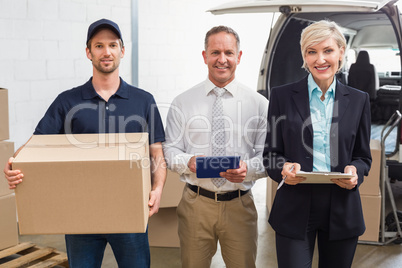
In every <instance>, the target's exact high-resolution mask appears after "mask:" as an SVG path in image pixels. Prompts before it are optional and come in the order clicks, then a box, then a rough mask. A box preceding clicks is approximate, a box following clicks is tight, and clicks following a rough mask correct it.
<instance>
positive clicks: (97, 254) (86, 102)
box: [4, 19, 166, 268]
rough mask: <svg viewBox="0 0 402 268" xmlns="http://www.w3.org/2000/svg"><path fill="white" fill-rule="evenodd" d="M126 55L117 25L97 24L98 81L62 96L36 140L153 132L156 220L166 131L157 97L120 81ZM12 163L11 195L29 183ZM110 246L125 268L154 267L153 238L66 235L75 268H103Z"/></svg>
mask: <svg viewBox="0 0 402 268" xmlns="http://www.w3.org/2000/svg"><path fill="white" fill-rule="evenodd" d="M124 52H125V49H124V44H123V39H122V35H121V32H120V29H119V26H118V25H117V24H116V23H114V22H113V21H110V20H107V19H101V20H98V21H96V22H94V23H92V24H91V25H90V26H89V28H88V36H87V48H86V54H87V57H88V59H89V60H91V61H92V65H93V77H92V78H91V79H90V80H89V81H88V82H87V83H85V84H84V85H81V86H79V87H76V88H73V89H71V90H68V91H65V92H63V93H61V94H60V95H59V96H58V97H57V98H56V100H55V101H54V102H53V103H52V104H51V106H50V107H49V109H48V111H47V112H46V114H45V116H44V117H43V118H42V120H41V121H40V122H39V124H38V125H37V127H36V129H35V132H34V134H36V135H41V134H81V133H132V132H148V135H149V144H150V150H149V151H150V156H151V168H152V175H151V180H152V189H151V192H150V196H149V202H148V206H149V210H150V211H149V215H150V216H152V215H153V214H155V213H157V212H158V209H159V204H160V199H161V195H162V189H163V185H164V183H165V179H166V165H165V162H164V156H163V150H162V144H161V143H162V142H163V141H164V139H165V138H164V130H163V126H162V121H161V118H160V115H159V111H158V109H157V107H156V104H155V101H154V98H153V96H152V95H151V94H149V93H148V92H145V91H143V90H141V89H138V88H135V87H133V86H131V85H129V84H127V83H126V82H124V81H123V80H122V79H121V78H120V77H119V64H120V60H121V59H122V58H123V56H124ZM20 150H21V148H20ZM18 152H19V150H18V151H17V152H16V155H17V154H18ZM12 161H13V158H10V160H9V162H8V163H7V165H6V167H5V169H4V173H5V175H6V179H7V180H8V183H9V186H10V189H13V188H15V187H17V185H18V184H19V183H21V182H22V181H23V177H24V176H23V174H22V172H21V171H20V170H12V169H11V164H12ZM118 187H124V185H118ZM107 243H109V244H110V245H111V247H112V249H113V252H114V254H115V257H116V261H117V263H118V265H119V267H141V268H143V267H150V252H149V244H148V234H147V232H145V233H129V234H99V235H98V234H83V235H75V234H74V235H71V234H69V235H66V248H67V254H68V258H69V264H70V267H73V268H74V267H101V263H102V259H103V253H104V249H105V246H106V244H107Z"/></svg>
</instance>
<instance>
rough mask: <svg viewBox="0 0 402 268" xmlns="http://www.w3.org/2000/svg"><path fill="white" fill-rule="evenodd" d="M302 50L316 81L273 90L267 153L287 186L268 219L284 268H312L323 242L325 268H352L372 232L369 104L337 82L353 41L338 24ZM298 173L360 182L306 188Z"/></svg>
mask: <svg viewBox="0 0 402 268" xmlns="http://www.w3.org/2000/svg"><path fill="white" fill-rule="evenodd" d="M300 45H301V52H302V56H303V60H304V64H303V67H304V68H305V69H306V70H307V71H308V73H309V74H308V76H307V77H305V78H304V79H302V80H301V81H298V82H296V83H292V84H288V85H284V86H280V87H277V88H273V89H272V93H271V99H270V105H269V111H268V124H269V128H268V129H269V131H268V134H267V139H266V147H265V148H266V149H265V151H264V162H265V167H266V169H267V172H268V174H269V176H270V177H271V178H272V179H273V180H275V181H277V182H278V183H280V182H281V181H282V180H283V179H285V180H284V184H283V186H282V187H281V188H279V189H278V191H277V193H276V197H275V201H274V204H273V207H272V211H271V213H270V218H269V223H270V224H271V226H272V227H273V229H274V230H275V232H276V249H277V257H278V266H279V267H285V268H292V267H297V268H300V267H311V264H312V257H313V252H314V247H315V242H316V241H317V245H318V252H319V267H322V268H323V267H325V268H328V267H336V268H342V267H351V265H352V262H353V257H354V254H355V250H356V246H357V241H358V237H359V236H360V235H362V234H363V233H364V231H365V225H364V220H363V214H362V208H361V202H360V195H359V189H358V188H359V185H360V184H361V183H362V182H363V178H364V176H365V175H367V174H368V171H369V169H370V166H371V155H370V147H369V142H370V101H369V96H368V94H367V93H363V92H362V91H359V90H356V89H354V88H351V87H348V86H345V85H343V84H341V83H340V82H339V81H337V80H336V76H335V74H336V73H337V72H338V71H339V70H340V69H341V67H342V64H343V59H344V54H345V47H346V41H345V38H344V36H343V35H342V33H341V31H340V29H339V26H337V25H336V24H335V23H334V22H330V21H319V22H316V23H313V24H311V25H310V26H308V27H307V28H305V29H304V31H303V32H302V35H301V40H300ZM299 170H302V171H335V172H344V173H350V174H352V175H353V177H352V178H342V179H334V180H333V181H332V182H333V183H330V184H309V183H300V182H302V181H303V180H305V179H304V178H302V177H297V176H296V172H297V171H299Z"/></svg>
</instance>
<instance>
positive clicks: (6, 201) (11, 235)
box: [0, 194, 18, 250]
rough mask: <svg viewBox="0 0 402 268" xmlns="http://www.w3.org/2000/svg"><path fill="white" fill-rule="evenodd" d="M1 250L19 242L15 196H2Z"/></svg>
mask: <svg viewBox="0 0 402 268" xmlns="http://www.w3.org/2000/svg"><path fill="white" fill-rule="evenodd" d="M0 215H1V216H0V250H2V249H5V248H8V247H12V246H15V245H17V244H18V231H17V215H16V208H15V196H14V194H9V195H5V196H0Z"/></svg>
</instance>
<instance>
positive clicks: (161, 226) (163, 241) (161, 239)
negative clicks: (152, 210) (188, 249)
mask: <svg viewBox="0 0 402 268" xmlns="http://www.w3.org/2000/svg"><path fill="white" fill-rule="evenodd" d="M177 229H178V219H177V214H176V208H161V209H159V212H158V213H157V214H154V215H152V217H151V218H149V224H148V239H149V245H150V246H151V247H177V248H178V247H180V240H179V235H178V233H177Z"/></svg>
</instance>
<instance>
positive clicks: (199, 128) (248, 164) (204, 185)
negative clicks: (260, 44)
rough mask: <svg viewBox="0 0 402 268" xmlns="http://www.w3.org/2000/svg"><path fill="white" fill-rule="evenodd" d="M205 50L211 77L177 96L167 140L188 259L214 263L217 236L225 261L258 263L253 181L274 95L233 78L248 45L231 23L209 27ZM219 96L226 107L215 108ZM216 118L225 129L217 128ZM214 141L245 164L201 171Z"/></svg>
mask: <svg viewBox="0 0 402 268" xmlns="http://www.w3.org/2000/svg"><path fill="white" fill-rule="evenodd" d="M202 55H203V58H204V62H205V64H206V65H207V66H208V78H207V79H206V80H205V81H203V82H201V83H200V84H198V85H196V86H194V87H193V88H191V89H189V90H187V91H186V92H184V93H182V94H181V95H179V96H177V97H176V98H175V99H174V101H173V103H172V106H171V108H170V111H169V114H168V117H167V125H166V142H165V143H164V152H165V157H166V160H167V162H168V166H169V168H170V169H171V170H173V171H175V172H178V173H179V174H180V175H181V176H180V177H181V180H182V181H184V182H186V187H185V189H184V191H183V196H182V199H181V202H180V204H179V206H178V208H177V214H178V218H179V237H180V246H181V258H182V266H183V267H184V268H186V267H191V268H197V267H202V268H205V267H210V264H211V259H212V257H213V256H214V254H215V252H216V249H217V242H218V240H219V243H220V245H221V252H222V257H223V259H224V261H225V264H226V267H229V268H231V267H255V259H256V254H257V236H258V232H257V211H256V208H255V205H254V200H253V196H252V193H251V191H250V189H251V187H252V186H253V185H254V183H255V181H256V180H257V179H259V178H262V177H266V175H265V171H264V167H263V164H262V153H263V150H264V142H265V136H266V131H267V123H266V122H267V119H266V118H267V111H268V100H267V99H266V98H264V97H263V96H262V95H260V94H258V93H257V92H256V91H253V90H251V89H249V88H247V87H246V86H244V85H242V84H241V83H239V82H238V81H237V80H236V79H235V71H236V67H237V65H238V64H239V63H240V59H241V56H242V51H240V40H239V37H238V34H237V33H236V32H235V31H234V30H233V29H231V28H229V27H226V26H217V27H214V28H212V29H211V30H210V31H208V32H207V34H206V37H205V50H204V51H203V53H202ZM215 91H220V92H221V93H216V92H215ZM218 99H219V100H218ZM217 102H220V104H219V105H220V106H219V107H220V108H219V109H220V110H221V112H222V114H220V115H219V116H216V115H215V116H213V114H216V108H215V107H216V106H215V105H216V103H217ZM216 120H221V122H222V126H223V127H222V129H221V130H216V129H215V128H216V127H215V123H216ZM220 134H221V135H222V139H223V140H224V143H223V144H222V145H219V144H218V142H217V137H218V136H219V135H220ZM214 147H215V148H218V149H220V150H221V151H223V155H224V156H240V157H241V161H240V165H239V168H237V169H228V170H226V171H225V172H221V173H220V176H221V177H222V178H223V179H222V181H221V184H217V183H215V179H212V178H211V179H199V178H197V175H196V158H197V157H199V156H216V155H219V154H217V153H216V152H217V151H216V149H215V148H214Z"/></svg>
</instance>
